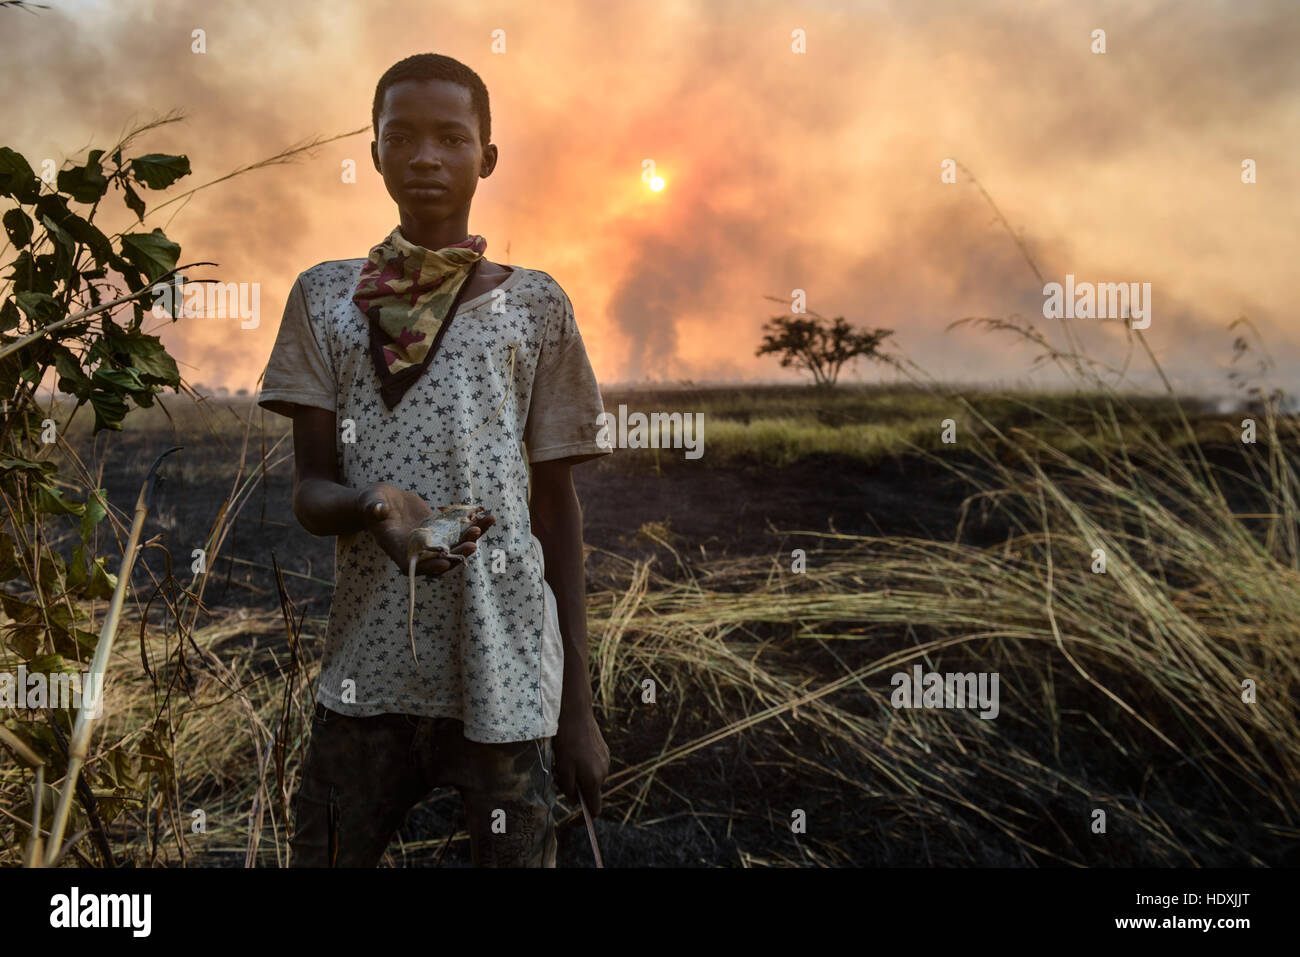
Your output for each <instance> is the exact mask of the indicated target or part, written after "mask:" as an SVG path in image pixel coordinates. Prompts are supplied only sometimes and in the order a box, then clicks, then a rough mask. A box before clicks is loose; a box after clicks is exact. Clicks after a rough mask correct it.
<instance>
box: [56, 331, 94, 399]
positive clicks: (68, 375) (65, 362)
mask: <svg viewBox="0 0 1300 957" xmlns="http://www.w3.org/2000/svg"><path fill="white" fill-rule="evenodd" d="M54 370H55V371H56V372H57V373H58V374H59V382H58V385H59V388H60V389H61V390H62V391H64V392H70V393H72V394H73V395H75V396H76V397H77V398H78V399H79V400H81V401H83V402H84V401H85V400H86V399H87V398H88V397H89V396H90V376H88V375H86V372H85V370H84V369H82V367H81V362H80V361H78V359H77V357H76V355H74V354H73V352H72V350H71V349H69V348H68V347H67V346H65V345H64V344H63V343H61V342H57V343H55V344H54Z"/></svg>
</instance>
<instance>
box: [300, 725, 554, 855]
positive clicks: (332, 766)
mask: <svg viewBox="0 0 1300 957" xmlns="http://www.w3.org/2000/svg"><path fill="white" fill-rule="evenodd" d="M553 753H554V752H553V749H552V744H551V739H550V738H540V739H537V740H532V741H517V742H512V743H509V744H483V743H480V742H477V741H470V740H468V739H467V738H466V737H465V731H464V726H463V725H462V724H461V722H460V721H457V720H456V719H454V718H427V717H420V716H418V715H407V714H379V715H374V716H372V717H365V718H357V717H352V716H350V715H343V714H339V713H338V712H336V711H331V710H329V709H328V708H326V707H325V706H324V705H320V704H318V705H317V706H316V714H315V716H314V717H313V719H312V732H311V739H310V742H309V744H308V748H307V757H306V760H305V762H304V765H303V772H302V782H301V783H300V785H299V787H298V792H297V794H295V795H294V799H293V818H294V833H293V838H292V841H291V850H292V854H291V857H290V861H291V864H292V866H294V867H374V866H376V865H377V864H378V863H379V860H380V859H381V858H382V857H383V854H384V850H385V848H387V847H388V843H389V841H390V840H391V839H392V836H393V833H394V832H395V831H396V830H397V829H398V828H399V827H401V825H402V822H403V820H405V818H406V813H407V812H408V811H409V810H410V809H411V808H412V807H414V806H415V805H416V804H418V803H420V801H422V800H423V799H424V798H425V797H426V796H427V795H428V794H429V792H430V791H432V790H433V789H434V788H436V787H442V786H452V787H455V788H456V789H457V790H458V791H459V792H460V795H461V799H462V800H463V802H464V805H465V817H466V820H467V821H468V824H469V837H470V854H471V855H472V857H473V861H474V866H475V867H554V866H555V819H554V816H553V811H554V808H555V787H554V784H553V779H552V776H551V773H550V772H551V765H552V756H553Z"/></svg>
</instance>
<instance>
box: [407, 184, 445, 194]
mask: <svg viewBox="0 0 1300 957" xmlns="http://www.w3.org/2000/svg"><path fill="white" fill-rule="evenodd" d="M406 191H407V192H408V193H412V194H414V195H416V196H441V195H442V194H443V193H445V192H447V187H446V185H445V184H443V183H433V182H429V183H408V184H407V186H406Z"/></svg>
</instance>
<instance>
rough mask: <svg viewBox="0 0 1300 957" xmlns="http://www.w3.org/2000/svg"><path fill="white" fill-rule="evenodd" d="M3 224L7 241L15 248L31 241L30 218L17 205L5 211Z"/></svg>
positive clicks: (19, 247) (20, 247)
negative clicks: (7, 236)
mask: <svg viewBox="0 0 1300 957" xmlns="http://www.w3.org/2000/svg"><path fill="white" fill-rule="evenodd" d="M4 224H5V232H7V233H8V234H9V241H10V242H11V243H13V244H14V247H15V248H17V249H22V248H23V247H24V246H26V245H27V244H28V243H30V242H31V241H32V228H33V227H32V219H31V217H30V216H28V215H27V214H26V213H24V212H23V211H22V210H21V209H20V208H19V207H17V206H15V207H14V208H13V209H9V210H6V211H5V215H4Z"/></svg>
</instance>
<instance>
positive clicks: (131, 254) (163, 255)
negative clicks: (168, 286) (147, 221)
mask: <svg viewBox="0 0 1300 957" xmlns="http://www.w3.org/2000/svg"><path fill="white" fill-rule="evenodd" d="M180 254H181V247H180V246H178V245H177V244H176V243H174V242H172V241H171V240H170V239H168V238H167V237H166V235H164V234H163V231H162V230H161V229H157V228H155V229H154V231H153V232H151V233H127V234H126V235H125V236H123V237H122V256H123V257H124V258H125V259H126V261H127V262H129V263H131V265H133V266H135V267H136V268H138V269H139V270H140V271H141V272H142V273H144V275H145V277H146V278H147V279H148V280H149V281H150V282H153V281H154V280H156V279H158V278H159V277H161V276H165V275H166V274H167V273H169V272H171V271H172V270H173V269H175V268H176V260H177V259H178V258H179V257H180Z"/></svg>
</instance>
